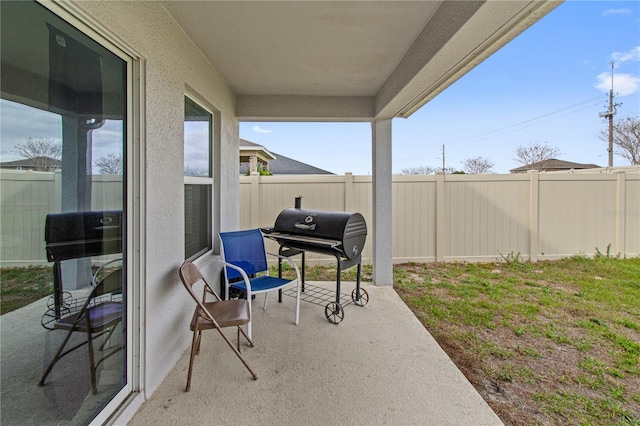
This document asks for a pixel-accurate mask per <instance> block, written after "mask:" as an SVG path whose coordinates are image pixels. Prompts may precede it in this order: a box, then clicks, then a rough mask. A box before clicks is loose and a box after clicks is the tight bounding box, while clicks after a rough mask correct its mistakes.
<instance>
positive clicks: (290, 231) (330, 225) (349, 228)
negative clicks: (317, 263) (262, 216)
mask: <svg viewBox="0 0 640 426" xmlns="http://www.w3.org/2000/svg"><path fill="white" fill-rule="evenodd" d="M273 232H275V233H278V234H279V235H278V236H277V239H279V240H282V241H281V244H283V245H289V246H295V247H298V248H302V249H314V248H315V249H321V250H335V251H339V252H340V253H341V254H343V255H344V256H346V257H348V258H349V259H354V258H356V257H358V256H359V255H360V254H361V252H362V248H363V247H364V242H365V239H366V236H367V224H366V222H365V220H364V217H363V216H362V215H361V214H360V213H349V212H335V211H321V210H303V209H296V208H288V209H284V210H283V211H282V212H280V214H279V215H278V217H277V218H276V223H275V225H274V228H273Z"/></svg>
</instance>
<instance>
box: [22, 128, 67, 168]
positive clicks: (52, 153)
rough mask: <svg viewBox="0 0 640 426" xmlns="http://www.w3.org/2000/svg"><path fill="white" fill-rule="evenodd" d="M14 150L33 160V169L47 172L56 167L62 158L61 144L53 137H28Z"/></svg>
mask: <svg viewBox="0 0 640 426" xmlns="http://www.w3.org/2000/svg"><path fill="white" fill-rule="evenodd" d="M15 152H16V153H17V154H18V155H21V156H22V157H24V158H26V159H28V160H31V161H32V162H33V166H34V167H33V169H34V170H37V171H41V172H49V171H52V170H54V169H55V168H56V167H58V162H59V161H60V158H62V144H61V143H60V141H58V140H56V139H53V138H33V137H28V138H26V140H25V141H24V142H22V143H19V144H17V145H16V147H15Z"/></svg>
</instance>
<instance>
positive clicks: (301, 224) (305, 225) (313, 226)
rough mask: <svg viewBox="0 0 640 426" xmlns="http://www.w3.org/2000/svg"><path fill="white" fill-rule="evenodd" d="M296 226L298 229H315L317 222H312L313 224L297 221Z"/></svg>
mask: <svg viewBox="0 0 640 426" xmlns="http://www.w3.org/2000/svg"><path fill="white" fill-rule="evenodd" d="M293 226H295V227H296V228H298V229H304V230H305V231H315V230H316V224H315V223H314V224H312V225H307V224H304V223H296V224H295V225H293Z"/></svg>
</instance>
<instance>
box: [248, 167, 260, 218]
mask: <svg viewBox="0 0 640 426" xmlns="http://www.w3.org/2000/svg"><path fill="white" fill-rule="evenodd" d="M250 193H251V197H250V198H249V202H250V203H251V207H250V211H251V215H250V219H249V221H250V223H251V228H257V227H258V226H259V224H258V222H259V219H260V173H258V172H252V173H251V192H250Z"/></svg>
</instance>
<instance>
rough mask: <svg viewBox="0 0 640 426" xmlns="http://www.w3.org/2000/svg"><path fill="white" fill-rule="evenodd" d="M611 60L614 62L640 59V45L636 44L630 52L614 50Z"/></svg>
mask: <svg viewBox="0 0 640 426" xmlns="http://www.w3.org/2000/svg"><path fill="white" fill-rule="evenodd" d="M611 60H613V61H614V62H628V61H640V46H636V47H634V48H633V49H631V50H630V51H628V52H613V53H612V54H611Z"/></svg>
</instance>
